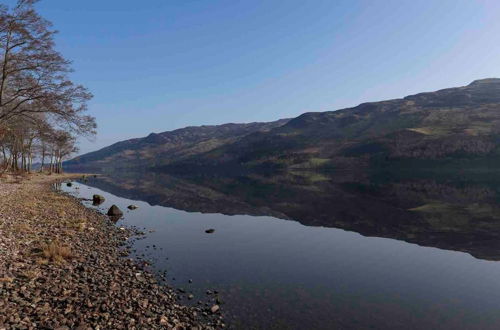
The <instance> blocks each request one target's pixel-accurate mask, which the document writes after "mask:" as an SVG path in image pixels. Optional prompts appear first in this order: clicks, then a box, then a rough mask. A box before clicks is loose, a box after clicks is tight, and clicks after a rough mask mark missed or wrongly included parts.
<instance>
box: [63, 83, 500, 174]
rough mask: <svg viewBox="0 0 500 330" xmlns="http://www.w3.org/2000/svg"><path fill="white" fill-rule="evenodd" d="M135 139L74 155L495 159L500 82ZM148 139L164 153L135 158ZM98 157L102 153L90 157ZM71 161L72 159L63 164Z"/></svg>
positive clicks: (350, 162) (197, 162)
mask: <svg viewBox="0 0 500 330" xmlns="http://www.w3.org/2000/svg"><path fill="white" fill-rule="evenodd" d="M128 141H133V142H128ZM137 142H138V141H137V140H134V139H132V140H127V141H122V142H119V143H118V144H120V143H123V144H121V145H119V146H118V147H117V146H116V144H115V145H113V146H115V147H114V148H111V149H106V148H103V149H101V150H99V151H97V152H94V153H91V154H87V155H84V156H81V157H80V158H78V157H77V158H76V159H77V160H78V159H82V157H83V159H85V157H87V160H90V162H81V163H92V161H94V162H95V161H97V162H100V164H101V165H104V166H105V167H115V166H117V164H116V163H115V164H113V162H117V161H118V160H119V159H120V157H118V158H116V157H113V155H112V153H110V151H112V152H114V153H115V154H116V153H117V152H118V153H122V156H123V154H124V153H125V154H126V153H129V154H130V153H134V150H135V155H136V156H137V157H135V158H133V157H128V158H127V157H122V159H124V160H127V161H129V162H130V161H131V164H132V163H133V164H135V166H145V163H147V164H148V165H149V166H151V167H155V168H159V169H163V170H178V169H186V170H193V169H195V168H199V169H208V168H224V167H240V168H241V169H256V168H271V169H280V170H283V169H317V168H346V167H353V166H365V167H366V166H373V165H374V164H380V163H387V162H391V161H395V160H398V161H401V160H411V159H414V160H417V159H418V160H439V159H441V160H442V159H450V158H452V159H464V158H471V157H472V158H478V157H498V158H499V159H500V79H498V78H486V79H480V80H475V81H473V82H471V83H470V84H468V85H466V86H462V87H453V88H446V89H441V90H438V91H434V92H424V93H418V94H414V95H409V96H406V97H403V98H398V99H392V100H386V101H378V102H366V103H362V104H360V105H358V106H355V107H352V108H344V109H339V110H333V111H325V112H306V113H304V114H301V115H299V116H297V117H295V118H292V119H285V120H278V121H275V122H270V123H251V124H225V125H218V126H198V127H187V128H184V129H179V130H175V131H170V132H164V133H160V134H155V133H152V134H150V135H149V136H147V137H146V138H143V139H142V140H140V143H137ZM147 143H150V144H152V145H154V144H156V145H160V144H163V145H165V144H168V145H169V148H167V149H168V152H166V153H165V152H164V153H163V154H162V150H157V151H158V152H157V153H156V154H155V155H154V156H155V157H156V159H155V161H148V162H141V157H142V158H144V159H147V157H146V156H147V152H145V150H149V149H148V148H149V147H148V148H145V144H147ZM131 145H134V147H133V148H131ZM110 147H112V146H110ZM110 147H107V148H110ZM134 148H135V149H134ZM141 148H145V149H143V150H141ZM96 153H97V154H96ZM167 154H168V155H167ZM88 155H90V157H89V156H88ZM96 155H97V156H99V157H100V158H99V157H97V158H95V159H93V156H96ZM75 163H78V161H76V162H75V160H73V161H70V162H68V164H70V165H72V164H75Z"/></svg>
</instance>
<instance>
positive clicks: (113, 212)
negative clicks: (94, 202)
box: [108, 204, 123, 217]
mask: <svg viewBox="0 0 500 330" xmlns="http://www.w3.org/2000/svg"><path fill="white" fill-rule="evenodd" d="M108 215H109V216H112V217H113V216H122V215H123V212H122V210H120V209H119V208H118V206H116V205H114V204H113V205H111V207H110V208H109V210H108Z"/></svg>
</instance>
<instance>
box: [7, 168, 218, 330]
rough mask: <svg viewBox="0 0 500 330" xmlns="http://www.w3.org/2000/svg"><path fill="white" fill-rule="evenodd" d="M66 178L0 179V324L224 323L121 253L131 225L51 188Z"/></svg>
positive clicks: (62, 326)
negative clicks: (113, 220) (116, 223)
mask: <svg viewBox="0 0 500 330" xmlns="http://www.w3.org/2000/svg"><path fill="white" fill-rule="evenodd" d="M69 177H70V175H57V176H56V175H45V174H33V175H29V176H22V177H20V176H19V177H13V176H4V177H2V178H0V329H161V328H166V329H170V328H175V329H215V328H221V327H224V324H223V323H222V317H221V316H220V315H219V312H218V311H216V312H215V313H213V312H211V311H210V310H203V309H201V308H196V307H188V306H182V305H180V304H178V297H177V296H176V294H175V292H174V291H173V290H172V289H170V288H168V287H165V286H160V285H158V283H157V282H156V280H155V278H154V276H153V275H152V274H150V273H148V272H147V271H144V270H143V269H142V268H141V267H140V266H139V265H138V264H137V263H135V262H134V261H133V260H131V259H128V258H127V257H126V256H124V251H125V250H124V249H122V248H121V247H122V246H124V245H125V244H126V241H127V240H128V239H129V238H130V237H131V236H132V235H133V234H134V233H133V232H131V231H130V230H121V229H119V228H116V227H115V226H114V225H113V224H112V223H111V222H110V221H109V219H108V218H107V217H106V216H104V215H101V214H99V213H97V212H96V211H93V210H90V209H87V208H85V207H84V206H83V205H82V204H81V203H80V202H79V201H78V200H76V199H75V198H72V197H70V196H67V195H63V194H60V193H57V192H56V191H55V190H54V189H53V184H54V182H55V181H56V180H58V181H61V180H64V179H68V178H69Z"/></svg>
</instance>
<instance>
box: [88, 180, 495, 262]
mask: <svg viewBox="0 0 500 330" xmlns="http://www.w3.org/2000/svg"><path fill="white" fill-rule="evenodd" d="M499 174H500V173H494V172H493V173H492V172H486V173H483V172H469V173H446V174H443V173H436V172H422V173H418V174H417V173H411V175H410V173H394V172H391V173H366V172H342V173H317V172H294V173H287V174H275V175H272V176H265V175H251V176H232V177H221V176H211V175H196V176H182V177H179V176H177V177H176V176H171V175H168V174H162V173H151V172H142V173H140V172H126V173H114V174H113V175H104V176H99V177H97V178H93V179H90V181H89V183H88V184H90V185H92V186H95V187H98V188H101V189H103V190H105V191H108V192H111V193H113V194H115V195H118V196H122V197H126V198H130V199H135V200H142V201H146V202H148V203H149V204H150V205H161V206H166V207H173V208H175V209H179V210H185V211H188V212H201V213H220V214H225V215H252V216H272V217H275V218H280V219H287V220H295V221H298V222H300V223H301V224H303V225H306V226H322V227H333V228H341V229H345V230H349V231H355V232H357V233H360V234H362V235H364V236H377V237H386V238H394V239H398V240H403V241H406V242H411V243H415V244H419V245H423V246H431V247H438V248H442V249H448V250H456V251H462V252H467V253H469V254H471V255H473V256H474V257H476V258H481V259H487V260H500V212H499V211H500V204H499V200H500V199H499V197H500V196H499V189H500V175H499Z"/></svg>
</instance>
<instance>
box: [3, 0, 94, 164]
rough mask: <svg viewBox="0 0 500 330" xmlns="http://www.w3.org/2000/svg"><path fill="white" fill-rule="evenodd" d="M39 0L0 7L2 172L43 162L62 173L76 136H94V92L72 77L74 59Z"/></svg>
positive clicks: (23, 0)
mask: <svg viewBox="0 0 500 330" xmlns="http://www.w3.org/2000/svg"><path fill="white" fill-rule="evenodd" d="M35 2H37V0H19V1H18V2H17V4H16V5H15V6H14V7H12V8H10V7H8V6H5V5H0V56H1V57H0V149H1V151H2V153H1V154H0V161H1V165H2V171H6V170H13V171H30V170H31V167H32V164H33V163H34V162H35V161H36V162H40V163H41V165H42V166H41V167H42V170H43V169H44V168H47V169H50V171H54V172H60V171H61V170H62V161H63V160H64V159H65V157H68V156H69V155H70V154H72V153H74V152H76V150H77V148H76V136H79V135H93V134H95V129H96V123H95V119H94V118H93V117H91V116H88V115H86V114H85V113H86V110H87V102H88V101H89V100H90V99H91V97H92V95H91V94H90V93H89V92H88V90H87V89H86V88H85V87H83V86H81V85H76V84H74V83H73V82H72V81H71V80H70V78H69V74H70V73H71V67H70V62H69V61H68V60H66V59H65V58H64V57H63V56H62V55H61V54H60V53H59V52H57V51H56V50H55V47H54V35H55V33H56V31H54V30H52V26H51V23H50V22H48V21H47V20H45V19H44V18H42V17H41V16H40V15H39V14H38V13H37V12H36V10H35V8H34V3H35Z"/></svg>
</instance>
